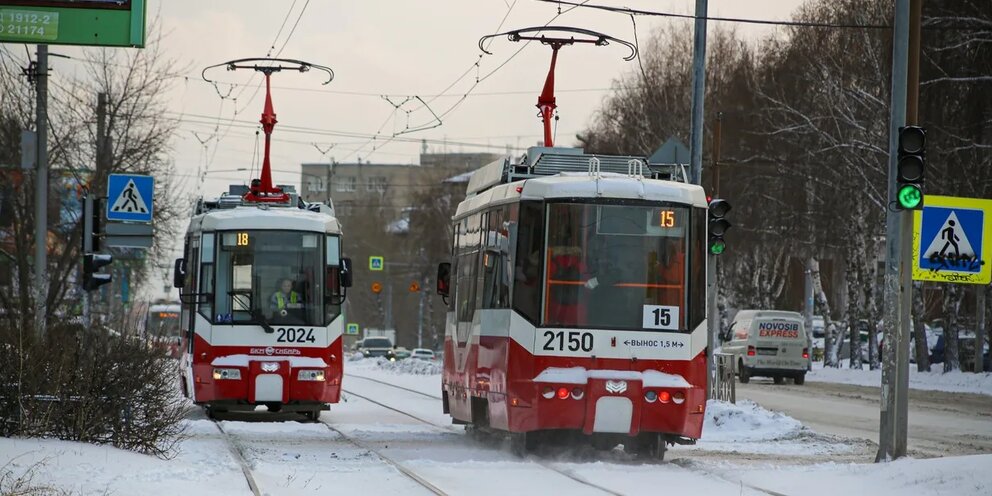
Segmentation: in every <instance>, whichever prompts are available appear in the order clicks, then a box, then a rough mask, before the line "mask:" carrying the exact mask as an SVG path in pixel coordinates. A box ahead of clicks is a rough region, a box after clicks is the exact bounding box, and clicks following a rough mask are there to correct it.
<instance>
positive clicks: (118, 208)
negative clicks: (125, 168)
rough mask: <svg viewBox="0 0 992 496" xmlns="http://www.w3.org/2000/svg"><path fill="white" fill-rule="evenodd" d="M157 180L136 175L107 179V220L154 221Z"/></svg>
mask: <svg viewBox="0 0 992 496" xmlns="http://www.w3.org/2000/svg"><path fill="white" fill-rule="evenodd" d="M154 191H155V179H154V178H153V177H152V176H139V175H135V174H111V175H110V177H109V178H108V179H107V220H111V221H125V222H151V221H152V207H153V205H152V194H153V193H154Z"/></svg>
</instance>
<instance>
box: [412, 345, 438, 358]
mask: <svg viewBox="0 0 992 496" xmlns="http://www.w3.org/2000/svg"><path fill="white" fill-rule="evenodd" d="M410 357H411V358H414V359H417V360H428V361H430V360H434V358H435V357H434V352H433V351H431V350H428V349H427V348H414V349H413V352H411V353H410Z"/></svg>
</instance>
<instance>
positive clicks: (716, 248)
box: [710, 240, 727, 255]
mask: <svg viewBox="0 0 992 496" xmlns="http://www.w3.org/2000/svg"><path fill="white" fill-rule="evenodd" d="M726 249H727V244H726V243H724V242H723V241H722V240H720V241H713V242H712V243H710V253H712V254H714V255H719V254H721V253H723V250H726Z"/></svg>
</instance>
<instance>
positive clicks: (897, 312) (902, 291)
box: [869, 0, 919, 462]
mask: <svg viewBox="0 0 992 496" xmlns="http://www.w3.org/2000/svg"><path fill="white" fill-rule="evenodd" d="M913 1H914V2H918V1H919V0H913ZM909 18H910V0H896V2H895V17H894V20H893V23H892V24H893V33H892V34H893V38H892V94H891V98H892V99H891V105H890V113H889V176H888V179H889V180H888V187H889V189H888V199H889V201H888V203H887V204H886V205H887V208H886V222H885V224H886V236H885V248H886V249H885V253H886V257H885V287H884V297H883V304H884V308H885V311H884V317H883V318H884V325H885V327H884V343H885V345H884V349H883V352H884V354H883V360H882V384H881V412H880V416H879V433H878V453H877V454H876V456H875V461H876V462H880V461H889V460H894V459H896V458H899V457H902V456H905V455H906V425H907V422H906V418H905V417H906V411H907V409H908V399H907V398H906V395H907V393H908V372H909V367H908V349H905V348H906V346H904V344H903V342H904V340H905V339H907V338H906V337H905V333H904V332H903V329H904V328H905V327H908V325H906V322H908V320H909V318H908V313H909V308H910V307H909V305H908V302H909V299H908V298H907V297H906V293H909V292H910V291H911V288H912V286H911V285H906V284H905V283H906V279H907V277H906V276H908V270H907V269H908V267H907V265H908V264H907V263H906V258H904V256H903V255H904V253H905V252H906V251H907V250H906V248H907V247H908V245H909V244H910V243H907V242H905V241H904V239H905V236H904V232H905V231H909V230H910V229H911V227H910V228H909V229H907V227H908V226H910V225H911V224H908V222H912V216H913V212H912V210H902V209H897V208H896V207H895V205H896V202H897V197H896V195H897V191H896V183H897V181H896V178H897V176H898V141H899V129H900V128H901V127H903V126H904V125H905V124H906V103H907V98H906V96H907V89H908V88H907V83H908V64H909V60H908V59H909V45H910V43H909V32H910V29H909V27H910V26H909V24H910V22H909ZM907 219H908V222H907ZM907 234H908V233H907ZM904 303H906V304H904ZM869 345H870V346H873V345H874V343H870V344H869ZM903 355H905V358H907V360H906V362H907V363H906V364H905V367H900V363H899V362H900V357H902V356H903ZM901 370H905V373H904V374H903V373H900V371H901ZM900 426H901V428H900Z"/></svg>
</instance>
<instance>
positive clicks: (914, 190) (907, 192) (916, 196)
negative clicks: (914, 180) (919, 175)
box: [896, 184, 923, 210]
mask: <svg viewBox="0 0 992 496" xmlns="http://www.w3.org/2000/svg"><path fill="white" fill-rule="evenodd" d="M896 199H897V200H898V201H899V207H900V208H903V209H906V210H913V209H915V208H917V207H919V206H920V204H921V203H923V192H922V191H920V187H919V186H917V185H915V184H904V185H902V186H901V187H900V188H899V193H898V194H897V195H896Z"/></svg>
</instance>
